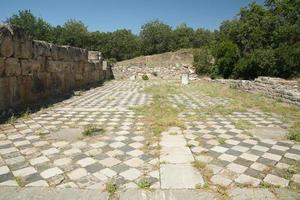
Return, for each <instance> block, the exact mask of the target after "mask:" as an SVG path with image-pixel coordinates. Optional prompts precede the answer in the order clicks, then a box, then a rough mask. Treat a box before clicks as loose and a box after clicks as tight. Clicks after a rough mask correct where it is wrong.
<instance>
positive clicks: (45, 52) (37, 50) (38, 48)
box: [32, 40, 52, 58]
mask: <svg viewBox="0 0 300 200" xmlns="http://www.w3.org/2000/svg"><path fill="white" fill-rule="evenodd" d="M32 44H33V45H32V46H33V58H38V57H40V56H42V57H50V56H51V55H52V54H51V45H50V44H49V43H47V42H44V41H38V40H34V41H33V42H32Z"/></svg>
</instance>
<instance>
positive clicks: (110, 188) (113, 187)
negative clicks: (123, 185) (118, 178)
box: [105, 181, 118, 195]
mask: <svg viewBox="0 0 300 200" xmlns="http://www.w3.org/2000/svg"><path fill="white" fill-rule="evenodd" d="M105 188H106V191H107V192H108V193H109V194H110V195H114V194H115V193H116V192H117V190H118V185H117V184H116V183H115V182H113V181H108V182H107V183H106V187H105Z"/></svg>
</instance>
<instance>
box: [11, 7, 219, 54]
mask: <svg viewBox="0 0 300 200" xmlns="http://www.w3.org/2000/svg"><path fill="white" fill-rule="evenodd" d="M6 22H7V23H10V24H14V25H18V26H21V27H23V28H24V29H25V30H26V32H27V33H28V34H30V35H31V36H32V37H33V39H37V40H44V41H47V42H52V43H56V44H61V45H70V46H76V47H82V48H86V49H89V50H97V51H101V52H102V53H103V55H104V56H105V57H106V58H113V59H116V60H124V59H130V58H133V57H136V56H139V55H149V54H156V53H163V52H167V51H174V50H178V49H181V48H193V47H201V46H204V45H208V44H210V43H211V42H212V38H213V37H211V36H212V35H213V33H212V32H210V31H208V30H205V29H197V30H194V29H193V28H191V27H188V26H187V25H186V24H181V25H179V26H177V27H176V28H175V29H172V27H171V26H169V25H168V24H165V23H163V22H161V21H158V20H155V21H150V22H147V23H145V24H144V25H142V27H141V31H140V33H139V34H133V33H132V32H131V30H128V29H119V30H116V31H114V32H99V31H95V32H89V31H88V27H87V26H86V25H85V24H84V23H83V22H81V21H77V20H74V19H70V20H68V21H67V22H65V23H64V24H63V25H58V26H51V25H50V24H49V23H47V22H46V21H44V20H43V19H42V18H39V17H35V16H34V15H33V14H32V13H31V11H30V10H22V11H19V12H18V13H17V14H15V15H13V16H11V17H9V18H8V19H7V20H6Z"/></svg>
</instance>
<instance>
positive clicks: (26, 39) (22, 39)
mask: <svg viewBox="0 0 300 200" xmlns="http://www.w3.org/2000/svg"><path fill="white" fill-rule="evenodd" d="M12 29H13V40H14V57H15V58H32V38H31V37H30V36H28V35H27V34H26V33H25V31H24V29H22V28H20V27H16V26H12Z"/></svg>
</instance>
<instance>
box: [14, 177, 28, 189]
mask: <svg viewBox="0 0 300 200" xmlns="http://www.w3.org/2000/svg"><path fill="white" fill-rule="evenodd" d="M15 179H16V182H17V184H18V186H20V187H25V185H26V183H25V181H24V179H23V178H22V177H20V176H17V177H16V178H15Z"/></svg>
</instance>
